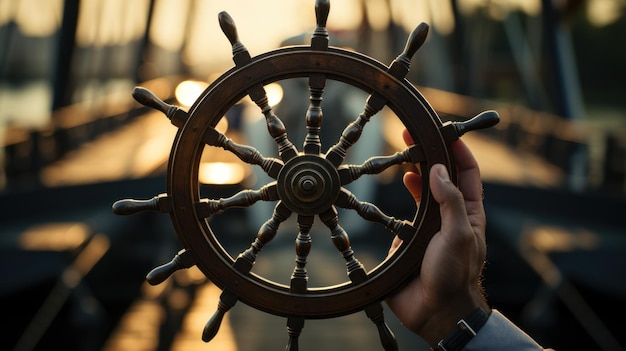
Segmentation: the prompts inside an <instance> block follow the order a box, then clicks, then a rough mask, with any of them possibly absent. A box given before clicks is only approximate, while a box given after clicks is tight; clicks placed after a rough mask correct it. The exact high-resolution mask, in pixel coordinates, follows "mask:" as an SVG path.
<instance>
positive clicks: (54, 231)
mask: <svg viewBox="0 0 626 351" xmlns="http://www.w3.org/2000/svg"><path fill="white" fill-rule="evenodd" d="M89 235H90V233H89V228H88V227H87V225H85V224H84V223H72V222H70V223H46V224H42V225H38V226H34V227H31V228H29V229H27V230H26V231H24V232H23V233H22V234H21V235H20V237H19V243H20V246H21V247H22V248H23V249H25V250H54V251H64V250H74V249H76V248H78V247H79V246H80V245H82V244H83V243H85V241H86V240H87V238H88V237H89Z"/></svg>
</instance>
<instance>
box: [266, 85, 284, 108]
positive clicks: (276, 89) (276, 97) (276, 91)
mask: <svg viewBox="0 0 626 351" xmlns="http://www.w3.org/2000/svg"><path fill="white" fill-rule="evenodd" d="M265 92H266V93H267V99H268V104H269V105H270V106H271V107H274V106H276V105H277V104H278V103H279V102H280V101H281V100H282V99H283V87H282V86H280V84H278V83H270V84H268V85H266V86H265Z"/></svg>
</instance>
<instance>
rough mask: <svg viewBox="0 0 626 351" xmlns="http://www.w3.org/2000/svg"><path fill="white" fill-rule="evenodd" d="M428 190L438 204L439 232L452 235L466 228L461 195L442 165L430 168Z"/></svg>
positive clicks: (465, 212) (465, 216)
mask: <svg viewBox="0 0 626 351" xmlns="http://www.w3.org/2000/svg"><path fill="white" fill-rule="evenodd" d="M430 189H431V191H432V194H433V197H434V198H435V200H436V201H437V203H439V209H440V211H441V232H442V233H453V232H459V231H460V230H463V228H466V227H467V226H468V221H467V211H466V209H465V201H464V199H463V194H462V193H461V191H460V190H459V189H458V188H457V187H456V186H455V185H454V183H452V181H451V180H450V175H449V174H448V170H447V169H446V167H445V166H444V165H442V164H436V165H433V166H432V167H431V169H430ZM444 235H445V234H444Z"/></svg>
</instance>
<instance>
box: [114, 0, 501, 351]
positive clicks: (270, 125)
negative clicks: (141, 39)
mask: <svg viewBox="0 0 626 351" xmlns="http://www.w3.org/2000/svg"><path fill="white" fill-rule="evenodd" d="M329 10H330V4H329V1H328V0H317V1H316V3H315V14H316V20H317V26H316V28H315V30H314V32H313V33H312V36H311V43H310V45H297V46H288V47H282V48H279V49H276V50H273V51H269V52H266V53H263V54H261V55H258V56H255V57H251V55H250V54H249V52H248V50H247V49H246V48H245V46H244V45H243V44H242V43H241V42H240V40H239V37H238V33H237V28H236V26H235V24H234V22H233V19H232V18H231V17H230V16H229V15H228V14H227V13H226V12H221V13H220V14H219V16H218V18H219V23H220V27H221V28H222V31H223V32H224V34H225V35H226V37H227V38H228V40H229V41H230V43H231V44H232V53H233V61H234V63H235V66H234V67H233V68H231V69H230V70H228V71H226V72H225V73H223V74H222V75H221V76H220V77H219V78H217V79H216V80H215V81H214V82H213V83H211V84H210V85H209V86H208V87H207V88H206V89H205V90H204V92H203V93H202V94H201V95H200V96H199V98H198V99H197V100H196V101H195V103H194V104H193V105H192V106H191V107H190V109H189V111H188V112H186V111H183V110H182V109H180V108H178V107H176V106H173V105H169V104H167V103H165V102H163V101H161V100H159V99H158V98H156V96H155V95H154V94H152V93H151V92H149V91H148V90H146V89H144V88H141V87H137V88H135V90H134V91H133V96H134V97H135V99H136V100H137V101H139V102H140V103H142V104H143V105H146V106H149V107H152V108H155V109H157V110H160V111H162V112H163V113H164V114H165V115H166V116H167V117H168V118H169V119H170V120H171V122H172V124H173V125H174V126H176V127H178V132H177V134H176V137H175V140H174V144H173V146H172V149H171V153H170V158H169V162H168V171H167V192H166V193H163V194H159V195H157V196H154V197H153V198H151V199H148V200H133V199H124V200H119V201H117V202H116V203H114V204H113V212H114V213H116V214H120V215H126V214H133V213H137V212H140V211H144V210H155V211H160V212H163V213H169V214H170V217H171V220H172V222H173V225H174V229H175V231H176V233H177V236H178V238H179V240H180V242H181V244H182V246H183V248H182V249H181V250H180V251H179V252H178V253H177V254H175V256H174V258H173V259H172V261H171V262H169V263H166V264H164V265H162V266H159V267H157V268H155V269H154V270H152V271H151V272H149V273H148V275H147V278H146V279H147V281H148V282H149V283H150V284H153V285H154V284H159V283H161V282H163V281H164V280H165V279H167V278H168V277H169V276H170V275H171V274H172V273H174V272H175V271H177V270H179V269H185V268H189V267H192V266H194V265H195V266H196V267H197V268H198V269H199V270H200V271H201V272H202V273H203V274H204V275H205V276H206V277H207V278H208V279H209V280H210V281H211V282H213V283H214V284H215V285H217V286H218V287H219V288H220V289H221V290H222V293H221V295H220V299H219V303H218V304H217V306H216V311H215V313H214V314H213V315H212V317H210V318H209V319H208V323H207V324H206V326H205V328H204V331H203V334H202V339H203V340H204V341H206V342H208V341H210V340H211V339H212V338H213V337H214V336H215V335H216V334H217V333H218V330H219V327H220V324H221V321H222V319H223V317H224V315H225V313H227V312H228V311H229V310H230V309H231V308H232V307H233V306H234V305H235V304H236V302H237V301H241V302H243V303H245V304H247V305H249V306H251V307H253V308H255V309H258V310H261V311H263V312H266V313H270V314H273V315H277V316H280V317H286V319H287V332H288V341H287V350H297V349H298V337H299V335H300V333H301V331H302V328H303V326H304V323H305V320H307V319H325V318H333V317H340V316H345V315H347V314H352V313H356V312H358V311H364V312H365V313H366V315H367V316H368V317H369V318H370V319H371V320H372V322H373V323H374V325H375V326H376V328H377V330H378V333H379V335H380V340H381V344H382V346H383V348H384V349H385V350H397V348H398V346H397V342H396V340H395V336H394V335H393V332H392V331H391V330H390V328H389V327H388V326H387V325H386V323H385V320H384V316H383V306H382V301H383V300H384V298H385V297H387V296H388V295H389V294H391V293H393V292H394V291H396V290H397V289H399V288H400V287H401V286H402V285H403V284H404V283H406V282H407V281H408V280H410V279H412V278H413V277H415V276H416V275H417V274H419V272H420V267H421V261H422V257H423V255H424V252H425V250H426V247H427V245H428V243H429V241H430V239H431V237H432V236H433V235H434V234H435V233H436V232H437V231H438V230H439V228H440V217H439V207H438V205H437V203H436V202H435V200H434V199H433V198H432V195H431V192H430V189H429V185H428V177H424V178H423V180H422V182H423V184H422V192H423V198H422V201H421V204H420V206H419V208H417V209H416V210H415V214H414V216H413V218H409V219H397V218H394V217H392V216H390V215H388V214H386V213H384V212H383V211H382V210H381V209H380V208H379V207H377V206H376V205H374V204H372V203H369V202H364V201H360V200H359V199H358V198H357V197H356V196H355V195H354V194H353V193H351V192H350V191H349V190H347V189H346V187H345V186H346V185H348V184H349V183H351V182H354V181H357V180H358V178H360V177H361V176H364V175H376V174H379V173H381V172H383V171H384V170H386V169H387V168H389V167H394V166H396V167H397V166H398V165H402V164H404V163H413V164H419V165H420V167H421V169H422V170H423V171H424V172H427V170H429V169H430V167H431V166H432V165H434V164H437V163H441V164H444V165H446V166H447V168H448V170H449V172H450V173H451V175H452V178H453V179H454V178H455V176H454V175H455V167H454V160H453V155H452V154H451V151H450V150H449V148H448V145H449V144H450V143H451V142H452V141H454V140H456V139H458V138H459V137H460V136H461V135H462V134H464V133H465V132H466V131H469V130H473V129H479V128H487V127H490V126H492V125H494V124H496V123H497V122H498V120H499V118H498V115H497V113H496V112H494V111H485V112H483V113H481V114H479V115H478V116H476V117H474V118H472V119H470V120H468V121H464V122H446V123H442V121H441V120H440V118H439V117H438V115H437V114H436V113H435V111H434V110H433V108H432V107H431V106H430V105H429V103H428V102H427V101H426V100H425V99H424V97H423V96H422V95H421V94H420V93H419V91H418V90H417V89H416V88H415V87H414V86H413V85H412V84H411V83H410V82H409V81H408V80H407V79H406V78H405V76H406V75H407V73H408V72H409V66H410V63H411V58H412V56H413V55H414V54H415V52H416V51H417V50H418V48H419V47H420V46H421V45H422V44H423V42H424V40H425V38H426V36H427V32H428V25H426V24H425V23H421V24H420V25H418V26H417V27H416V28H415V30H413V32H412V33H411V34H410V35H409V38H408V40H407V43H406V46H405V48H404V50H403V52H402V53H401V54H400V55H398V56H397V57H396V59H395V60H393V62H392V63H391V64H390V65H389V66H386V65H384V64H382V63H380V62H378V61H376V60H374V59H372V58H370V57H368V56H366V55H363V54H360V53H358V52H354V51H349V50H345V49H342V48H338V47H333V46H329V34H328V30H327V29H326V20H327V17H328V14H329ZM298 78H306V79H308V88H309V93H310V97H309V107H308V108H307V110H306V111H303V115H304V116H305V123H306V137H305V140H304V142H303V147H302V149H301V150H300V149H298V148H297V147H296V146H295V145H294V144H293V143H292V142H291V141H290V139H289V137H288V135H287V133H286V128H285V125H284V124H283V122H282V120H281V119H280V117H279V116H277V115H276V114H275V113H274V111H273V110H272V108H271V107H270V106H269V104H268V98H267V95H266V91H265V88H264V86H266V85H267V84H270V83H273V82H277V81H280V80H285V79H298ZM328 80H335V81H339V82H342V83H345V84H348V85H350V86H352V87H356V88H358V89H360V90H362V91H364V92H365V93H366V94H369V97H368V98H367V99H366V101H365V102H364V107H363V110H362V112H361V113H360V114H359V115H358V116H356V117H355V118H354V120H353V121H352V122H351V123H349V124H348V125H347V127H345V129H344V130H343V132H342V133H341V136H340V138H339V140H337V141H336V143H335V144H334V145H331V146H329V147H327V150H326V151H323V148H322V143H321V140H320V130H321V128H323V123H322V119H323V113H322V97H323V94H324V88H325V85H326V82H327V81H328ZM246 96H248V97H249V98H250V99H251V100H252V101H254V103H256V105H258V107H259V109H260V113H262V114H263V116H264V117H265V121H266V123H267V131H268V132H269V135H270V136H271V137H272V138H273V140H274V141H275V143H276V147H277V155H278V157H265V156H263V155H262V154H261V153H260V152H259V151H258V150H257V149H256V148H254V147H252V146H249V145H241V144H238V143H235V142H234V141H233V140H231V139H229V138H228V137H227V136H226V135H225V134H223V133H222V132H219V131H218V130H217V129H216V128H215V127H216V125H217V123H218V122H219V121H220V119H221V118H223V116H225V114H226V113H227V112H228V111H229V109H231V108H232V107H233V106H234V105H235V104H236V103H237V102H238V101H240V100H241V99H242V98H244V97H246ZM385 106H386V107H388V108H389V109H390V110H391V111H393V113H395V115H396V116H397V117H398V119H399V120H400V121H401V122H402V124H403V125H404V127H405V128H406V129H407V130H408V132H409V134H410V135H411V137H412V139H413V140H414V141H415V144H414V145H411V146H409V147H407V148H405V149H404V150H402V151H400V152H396V153H395V154H392V155H380V156H373V157H371V158H369V159H367V161H365V162H364V163H363V164H360V165H355V164H344V161H345V158H346V154H347V153H348V152H349V149H350V148H351V147H358V145H357V143H358V141H359V138H360V136H361V134H362V131H363V130H364V128H367V123H368V122H369V121H370V119H371V118H376V116H375V115H376V114H377V113H378V112H379V111H380V110H381V109H382V108H383V107H385ZM398 137H400V136H398ZM207 146H209V147H214V148H222V149H224V150H227V151H229V152H231V153H232V154H234V155H236V156H237V157H238V158H239V159H240V160H241V161H243V162H245V163H247V164H250V165H254V166H258V167H260V168H261V169H262V170H263V171H264V172H265V173H266V174H267V175H268V176H269V177H270V178H271V179H272V181H271V182H269V183H268V184H266V185H264V186H262V187H260V188H259V189H255V190H251V189H246V190H242V191H240V192H238V193H235V194H234V195H232V196H231V197H228V198H220V199H211V198H203V197H202V194H201V191H200V187H199V180H198V170H199V164H200V159H201V156H202V153H203V151H204V150H205V148H206V147H207ZM258 201H269V202H275V203H276V205H275V207H274V210H273V214H272V215H271V217H270V218H268V219H267V221H266V222H265V223H264V224H263V225H261V227H260V228H259V229H258V232H257V233H256V236H252V237H251V238H250V240H251V241H252V243H251V244H250V245H249V247H244V248H242V249H241V251H240V253H239V254H238V255H232V256H231V255H230V254H229V253H228V252H227V251H226V250H225V249H224V247H223V245H222V243H221V242H220V240H219V236H217V235H216V234H215V233H214V232H213V229H212V228H211V227H210V225H209V222H210V221H209V220H210V219H211V217H213V216H215V215H218V214H220V213H222V212H224V211H228V210H229V209H232V208H242V207H243V208H247V207H250V206H253V205H254V204H255V203H257V202H258ZM337 208H343V209H348V210H353V211H356V213H358V215H360V217H362V218H363V219H364V220H367V221H372V222H375V223H379V224H380V225H381V226H383V227H384V228H386V230H385V229H383V231H388V232H389V236H390V238H393V237H394V236H398V237H399V238H401V239H402V245H401V246H400V248H399V249H398V250H397V251H396V252H395V253H394V254H393V255H390V256H388V257H386V258H385V259H384V260H383V261H382V262H381V263H380V264H378V265H377V266H376V267H374V268H372V269H366V268H365V267H364V265H363V264H362V263H361V262H360V261H359V260H358V258H357V257H358V253H357V252H355V250H353V248H352V245H351V244H350V239H349V234H348V233H347V232H346V230H344V229H343V228H342V226H341V224H340V222H341V221H340V218H339V217H340V216H339V215H338V210H337ZM291 215H296V216H297V228H298V229H297V233H285V234H282V233H281V235H293V240H294V242H295V244H294V246H295V266H294V268H293V273H292V274H291V277H290V278H289V284H284V283H278V282H275V281H273V280H271V279H268V278H267V277H264V276H261V275H259V274H257V273H256V272H255V271H254V265H255V261H256V260H257V255H262V254H263V253H262V252H261V250H262V249H263V248H264V247H266V246H268V245H271V242H272V240H273V239H274V238H275V236H276V235H277V233H279V232H280V231H281V228H280V227H281V223H283V222H284V221H286V220H287V218H288V217H290V216H291ZM315 220H319V221H321V223H323V225H324V226H325V227H327V230H328V233H329V236H330V238H329V239H330V240H331V241H332V244H333V245H334V247H336V250H337V251H338V255H340V256H341V257H343V259H345V262H346V264H345V266H346V281H345V282H344V283H340V284H333V285H330V286H321V287H317V286H309V284H308V281H309V277H308V273H307V257H308V256H309V253H310V251H311V249H312V240H311V233H310V231H311V228H312V226H313V223H314V221H315Z"/></svg>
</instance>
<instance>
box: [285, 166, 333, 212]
mask: <svg viewBox="0 0 626 351" xmlns="http://www.w3.org/2000/svg"><path fill="white" fill-rule="evenodd" d="M277 183H278V196H279V197H280V200H281V201H282V202H283V203H284V204H285V205H286V206H287V207H288V208H289V209H290V210H292V211H294V212H296V213H298V214H303V215H316V214H319V213H321V212H323V211H324V210H327V209H328V208H330V207H331V206H332V205H333V203H334V202H335V200H336V199H337V196H338V195H339V190H340V189H341V185H340V182H339V174H338V173H337V170H336V169H335V167H334V166H333V165H332V164H331V163H330V162H328V161H327V160H325V159H324V158H322V157H319V156H313V155H301V156H297V157H294V158H293V159H291V160H289V162H287V163H286V164H285V165H284V166H283V168H282V169H281V171H280V173H279V174H278V179H277Z"/></svg>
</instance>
